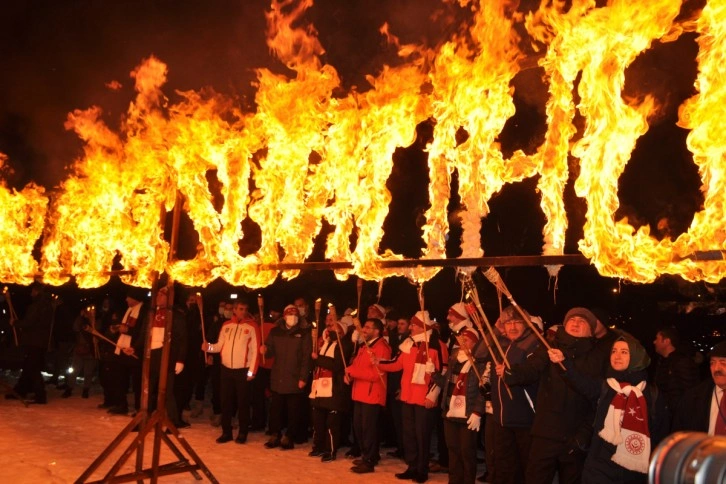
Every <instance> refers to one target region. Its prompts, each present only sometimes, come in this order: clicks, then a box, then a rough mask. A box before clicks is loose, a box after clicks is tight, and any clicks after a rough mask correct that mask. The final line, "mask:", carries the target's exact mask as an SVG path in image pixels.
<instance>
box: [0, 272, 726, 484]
mask: <svg viewBox="0 0 726 484" xmlns="http://www.w3.org/2000/svg"><path fill="white" fill-rule="evenodd" d="M166 291H167V288H166V287H165V286H164V287H162V288H161V289H160V290H159V291H157V294H156V297H155V300H154V304H155V307H153V308H150V307H149V305H150V301H149V297H148V295H149V294H148V290H146V289H140V288H135V287H129V288H128V290H127V292H126V307H125V308H123V309H121V310H116V309H114V308H113V305H112V304H111V300H110V299H109V298H106V299H105V300H104V301H103V302H102V303H101V304H100V305H99V308H98V311H96V309H95V307H86V308H83V309H82V310H81V311H80V313H79V314H78V316H77V317H76V318H75V321H74V322H73V325H72V329H73V334H74V335H75V336H74V338H73V341H74V344H73V345H71V348H72V350H71V351H70V355H71V356H70V358H71V361H72V367H73V369H74V371H73V373H72V374H71V375H69V377H68V378H67V382H66V385H67V386H66V387H65V388H64V391H63V394H62V396H63V397H64V398H70V397H72V396H73V395H74V392H75V391H76V385H77V383H76V377H77V376H78V375H82V376H83V389H82V392H81V397H82V398H88V397H89V392H90V391H91V389H92V382H93V381H94V379H95V378H96V377H98V380H99V382H100V384H101V387H102V388H103V401H102V403H101V404H100V405H99V407H101V408H103V409H106V410H107V411H108V412H110V413H112V414H121V415H123V414H128V413H129V411H130V410H131V411H132V412H133V411H138V410H139V409H140V408H141V391H142V388H141V368H142V361H143V360H144V358H143V356H144V352H145V349H146V348H145V345H146V344H150V351H149V352H148V353H149V354H150V358H149V365H150V378H149V394H150V398H149V407H150V410H153V409H154V406H155V404H156V398H155V395H156V392H157V391H158V387H159V380H160V377H161V375H160V372H161V361H162V357H161V355H162V351H163V349H164V345H165V344H168V345H169V354H170V360H169V365H168V369H167V375H166V376H167V378H166V392H167V398H166V411H167V414H168V415H169V417H170V419H171V421H172V422H173V423H174V425H175V426H176V427H177V428H184V427H188V426H189V425H190V423H189V422H188V419H187V420H185V418H184V416H185V411H186V412H188V413H187V414H186V415H191V416H194V417H198V416H199V415H200V414H201V413H202V409H203V407H204V402H205V401H206V400H207V399H210V400H211V406H212V415H211V417H210V420H211V422H210V423H211V424H212V425H214V426H218V427H221V434H220V436H219V437H218V438H217V440H216V441H217V442H218V443H219V444H225V443H228V442H231V441H234V442H235V443H237V444H246V443H247V436H248V432H265V431H266V432H267V434H268V435H269V438H268V439H267V440H266V442H265V443H264V446H265V447H266V448H268V449H274V448H279V449H283V450H290V449H294V448H295V445H299V444H302V443H305V442H307V441H308V440H309V439H310V438H312V450H310V451H309V453H308V455H309V456H310V457H311V458H317V459H319V460H320V461H321V462H322V463H325V462H330V461H333V460H336V459H338V458H339V457H343V456H339V455H338V452H339V451H341V449H343V448H347V449H348V450H347V451H346V452H345V454H344V457H345V458H350V459H352V461H351V472H354V473H358V474H366V473H372V472H375V469H376V466H377V464H378V463H379V461H380V460H381V451H382V448H383V447H385V446H388V447H391V448H392V449H393V450H391V451H390V452H388V454H389V456H390V457H394V458H400V459H402V460H403V462H405V465H406V467H405V469H404V470H403V471H402V472H400V473H397V474H396V475H395V476H396V478H398V479H401V480H412V481H414V482H426V481H427V480H428V478H429V473H431V472H448V474H449V482H452V483H473V482H475V481H476V480H477V479H479V480H482V481H486V482H493V483H521V482H526V483H543V484H550V483H552V482H553V481H554V480H555V479H558V482H560V483H576V482H585V483H600V482H603V483H605V482H608V483H610V482H645V481H646V474H647V470H648V461H649V457H650V454H651V452H652V451H653V450H654V449H655V447H656V446H657V445H658V443H659V442H660V441H662V440H663V439H664V438H665V437H666V436H667V435H669V434H670V433H671V432H673V431H679V430H684V431H698V432H704V433H707V434H709V435H726V400H724V394H723V392H724V389H726V341H722V342H720V343H718V344H716V345H715V346H714V347H713V349H712V350H711V352H710V353H709V354H708V358H709V363H710V375H708V377H707V378H706V379H703V381H702V378H701V375H700V373H699V369H698V367H697V365H696V363H695V362H694V360H693V358H692V357H691V356H689V355H687V354H685V352H683V351H681V350H680V348H681V346H680V341H679V337H678V333H677V331H676V330H675V329H674V328H672V327H664V328H662V329H660V330H659V331H658V332H657V333H656V334H655V335H654V341H653V345H654V348H655V352H656V355H653V360H655V363H654V364H651V356H650V355H649V354H648V353H647V352H646V350H645V348H644V346H643V344H642V343H641V342H640V341H638V340H637V339H636V338H635V337H634V336H633V335H631V334H629V333H627V332H625V331H623V330H620V329H618V328H615V327H614V326H611V325H610V322H609V321H608V320H607V316H606V315H605V314H604V313H603V312H601V311H598V310H597V309H594V310H590V309H588V308H584V307H575V308H572V309H570V310H569V311H568V312H567V314H566V315H565V317H564V318H563V321H562V324H560V325H556V326H552V327H550V328H548V329H547V330H546V331H544V328H543V327H542V325H541V320H540V319H539V318H537V317H535V316H532V315H530V314H529V313H528V312H527V311H526V310H524V309H523V308H521V307H519V306H515V305H512V306H509V307H505V308H503V309H502V310H501V311H500V314H499V317H498V318H497V319H496V321H495V322H494V324H492V325H489V322H488V320H487V319H486V317H485V315H483V314H481V313H478V312H477V309H476V308H475V307H474V306H473V305H470V304H466V303H465V302H456V303H454V304H452V305H451V307H450V308H449V310H448V314H447V316H446V323H444V324H443V325H442V324H440V323H439V322H437V321H436V320H435V319H434V318H432V317H431V316H430V315H429V313H428V311H426V310H424V309H423V308H421V310H420V311H417V312H416V313H415V314H412V315H404V314H401V313H398V314H396V311H395V309H394V308H391V307H384V306H383V305H381V304H379V303H376V304H371V305H370V306H368V307H367V308H364V309H363V311H361V314H358V310H357V309H356V310H353V309H345V310H343V308H336V306H335V302H334V301H329V302H328V301H326V303H327V304H326V305H325V306H322V304H321V302H320V301H316V303H315V309H314V311H311V308H310V304H309V302H308V301H306V300H305V298H302V297H300V298H297V299H294V300H293V301H291V302H290V304H288V305H286V306H285V307H284V308H274V307H273V308H270V310H269V312H267V313H265V314H262V315H260V314H253V310H252V307H253V306H252V304H251V302H250V301H248V300H245V299H236V300H234V301H231V300H230V301H226V300H223V301H220V302H219V305H218V306H215V309H216V311H215V312H213V314H203V304H202V301H201V296H200V295H199V294H198V293H189V294H187V295H186V297H180V296H183V290H179V291H177V294H176V296H177V297H176V300H177V301H180V302H182V304H177V305H174V307H173V308H170V307H169V304H168V295H167V292H166ZM32 298H33V300H32V302H31V303H30V305H29V306H28V307H27V309H26V310H25V312H24V315H23V317H22V318H18V319H11V325H12V327H13V330H14V331H15V332H17V334H18V335H19V337H20V341H21V344H22V346H23V347H24V349H25V359H24V361H23V366H22V373H21V375H20V378H19V380H18V381H17V384H16V385H15V387H14V388H13V391H11V392H9V393H8V394H7V395H6V397H7V398H26V399H27V398H31V397H30V396H31V395H32V399H31V400H30V401H31V402H33V403H38V404H44V403H46V402H47V398H46V393H45V392H46V390H45V382H44V380H43V376H42V374H41V371H42V370H43V369H44V367H45V363H46V362H45V356H46V352H47V346H48V341H49V335H50V332H51V320H52V313H53V310H54V308H53V300H52V298H51V295H50V294H49V292H48V291H47V289H46V288H45V287H44V286H43V285H41V284H37V283H36V284H34V285H33V286H32ZM257 307H262V305H261V304H258V305H257ZM339 309H340V312H339ZM363 312H365V314H363ZM169 315H171V317H172V319H173V321H167V319H168V318H169ZM482 323H485V324H482ZM538 323H539V325H538ZM168 327H171V338H170V339H169V338H166V337H165V329H166V328H168ZM129 389H131V392H129ZM128 393H132V394H133V400H132V403H131V404H129V401H128ZM132 407H133V408H132ZM235 418H236V419H237V428H238V430H237V433H236V435H234V419H235ZM433 436H435V439H433V438H432V437H433ZM434 440H435V442H436V451H435V452H432V443H433V442H434ZM479 448H483V449H484V450H485V452H484V459H485V462H486V474H485V475H483V476H479V477H477V450H478V449H479ZM341 452H342V451H341ZM435 454H438V457H437V458H436V459H432V457H433V456H434V455H435Z"/></svg>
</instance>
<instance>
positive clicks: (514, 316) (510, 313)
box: [496, 306, 529, 328]
mask: <svg viewBox="0 0 726 484" xmlns="http://www.w3.org/2000/svg"><path fill="white" fill-rule="evenodd" d="M520 309H521V308H520ZM522 312H524V314H526V315H527V316H529V313H527V311H525V310H524V309H522ZM510 321H522V322H524V318H523V317H522V315H521V314H519V311H517V308H515V307H514V306H507V307H506V308H504V309H503V310H502V313H501V314H500V315H499V319H498V320H497V323H496V324H497V326H499V327H500V328H503V327H504V323H508V322H510Z"/></svg>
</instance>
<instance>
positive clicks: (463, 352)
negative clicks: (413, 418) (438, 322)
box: [427, 326, 487, 483]
mask: <svg viewBox="0 0 726 484" xmlns="http://www.w3.org/2000/svg"><path fill="white" fill-rule="evenodd" d="M452 338H454V339H457V340H458V341H461V344H462V345H463V346H462V347H460V346H459V345H457V346H456V349H455V350H454V352H452V353H451V354H450V356H449V363H448V369H449V370H448V371H438V372H436V373H434V374H433V377H432V378H433V381H434V386H432V388H431V390H430V391H429V395H428V396H427V400H428V402H427V403H428V405H429V406H433V405H435V402H436V400H437V399H438V397H439V394H441V405H440V407H441V410H442V417H443V426H444V435H445V438H446V444H447V452H448V460H447V462H448V464H449V465H448V470H449V482H457V483H474V482H475V480H476V448H477V437H478V434H479V429H480V427H481V419H482V417H483V416H484V413H485V406H486V402H485V398H484V395H483V394H482V392H481V391H480V390H479V386H480V382H479V379H478V377H477V373H478V374H479V375H483V374H484V370H485V368H486V360H487V350H486V346H485V345H484V344H483V343H482V341H481V338H480V336H479V333H478V332H477V331H476V330H474V329H472V328H468V327H466V326H464V327H462V329H461V330H460V331H459V332H457V333H455V334H453V335H452ZM469 356H471V359H469ZM472 368H473V369H472Z"/></svg>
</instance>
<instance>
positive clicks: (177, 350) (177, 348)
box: [132, 307, 189, 371]
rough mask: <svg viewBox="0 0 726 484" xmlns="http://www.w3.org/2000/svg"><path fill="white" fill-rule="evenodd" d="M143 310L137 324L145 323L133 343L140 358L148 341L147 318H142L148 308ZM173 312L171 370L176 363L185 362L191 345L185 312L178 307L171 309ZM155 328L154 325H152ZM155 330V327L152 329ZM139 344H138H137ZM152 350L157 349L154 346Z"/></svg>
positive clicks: (170, 351) (162, 309)
mask: <svg viewBox="0 0 726 484" xmlns="http://www.w3.org/2000/svg"><path fill="white" fill-rule="evenodd" d="M141 311H143V312H144V314H142V313H139V320H138V321H137V326H138V325H139V324H143V326H142V328H141V331H139V332H138V336H136V342H135V343H132V346H134V348H135V350H136V354H137V355H138V356H139V358H141V357H142V355H143V348H144V345H145V343H146V336H145V334H146V329H147V328H146V323H145V321H146V320H145V319H143V320H142V318H143V317H144V316H145V315H146V314H145V313H146V308H145V307H144V308H142V309H141ZM157 311H166V309H164V308H160V309H158V310H157ZM171 314H172V318H173V321H172V325H171V335H170V338H171V347H170V350H169V370H170V371H172V370H174V364H175V363H184V362H185V361H186V357H187V350H188V346H189V342H188V332H187V325H186V321H185V320H184V314H183V313H182V312H181V311H180V310H179V309H178V308H176V307H175V308H172V311H171ZM152 328H153V326H152ZM152 328H149V329H152ZM152 331H153V329H152ZM137 345H138V346H137ZM160 349H162V348H156V350H160ZM152 351H155V350H154V349H153V346H152Z"/></svg>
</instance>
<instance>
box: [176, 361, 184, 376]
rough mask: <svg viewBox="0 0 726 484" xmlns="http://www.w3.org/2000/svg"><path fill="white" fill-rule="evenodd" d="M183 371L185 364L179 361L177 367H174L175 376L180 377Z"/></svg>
mask: <svg viewBox="0 0 726 484" xmlns="http://www.w3.org/2000/svg"><path fill="white" fill-rule="evenodd" d="M182 370H184V363H182V362H180V361H177V362H176V365H174V374H175V375H178V374H179V373H181V372H182Z"/></svg>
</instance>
